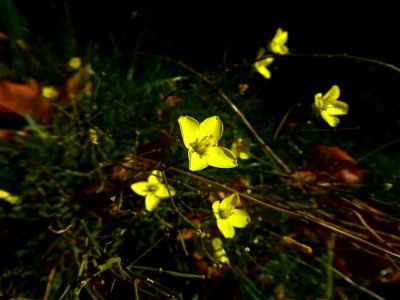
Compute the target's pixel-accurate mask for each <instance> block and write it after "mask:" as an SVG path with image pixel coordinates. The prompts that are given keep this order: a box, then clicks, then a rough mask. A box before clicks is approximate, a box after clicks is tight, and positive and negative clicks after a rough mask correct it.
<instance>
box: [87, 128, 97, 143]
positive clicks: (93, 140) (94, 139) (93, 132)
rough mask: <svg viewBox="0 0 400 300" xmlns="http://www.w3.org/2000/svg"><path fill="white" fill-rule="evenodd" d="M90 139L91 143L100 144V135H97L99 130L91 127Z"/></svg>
mask: <svg viewBox="0 0 400 300" xmlns="http://www.w3.org/2000/svg"><path fill="white" fill-rule="evenodd" d="M89 140H90V143H91V144H93V145H98V144H99V141H98V137H97V132H96V130H94V129H93V128H90V129H89Z"/></svg>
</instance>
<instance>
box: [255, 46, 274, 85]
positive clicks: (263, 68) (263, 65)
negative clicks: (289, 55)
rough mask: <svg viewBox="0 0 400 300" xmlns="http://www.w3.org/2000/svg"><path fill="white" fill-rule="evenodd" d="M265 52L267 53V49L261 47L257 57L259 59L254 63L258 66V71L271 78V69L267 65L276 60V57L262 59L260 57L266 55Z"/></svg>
mask: <svg viewBox="0 0 400 300" xmlns="http://www.w3.org/2000/svg"><path fill="white" fill-rule="evenodd" d="M264 54H265V49H264V48H261V49H260V50H259V51H258V53H257V57H256V59H257V61H256V62H255V63H254V67H255V68H256V70H257V72H258V73H260V74H261V75H262V76H264V77H265V78H266V79H270V78H271V72H270V70H268V69H267V67H268V66H269V65H271V64H272V63H273V62H274V58H273V57H267V58H264V59H261V60H260V58H262V57H264Z"/></svg>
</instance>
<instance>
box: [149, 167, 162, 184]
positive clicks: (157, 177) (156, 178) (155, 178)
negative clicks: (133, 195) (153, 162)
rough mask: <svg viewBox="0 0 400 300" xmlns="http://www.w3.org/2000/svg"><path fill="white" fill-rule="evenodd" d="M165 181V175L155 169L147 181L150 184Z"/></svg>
mask: <svg viewBox="0 0 400 300" xmlns="http://www.w3.org/2000/svg"><path fill="white" fill-rule="evenodd" d="M162 181H163V175H162V173H161V171H159V170H153V171H152V172H151V175H150V176H149V177H148V178H147V182H148V183H150V184H157V183H160V182H162Z"/></svg>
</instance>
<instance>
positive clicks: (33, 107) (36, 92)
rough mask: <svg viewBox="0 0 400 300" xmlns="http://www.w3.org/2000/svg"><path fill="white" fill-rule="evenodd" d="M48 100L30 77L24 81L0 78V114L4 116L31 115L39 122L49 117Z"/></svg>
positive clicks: (49, 107)
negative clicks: (18, 81) (17, 81)
mask: <svg viewBox="0 0 400 300" xmlns="http://www.w3.org/2000/svg"><path fill="white" fill-rule="evenodd" d="M51 112H52V111H51V106H50V101H49V100H48V99H46V98H44V97H42V93H41V88H40V85H39V84H38V83H37V82H36V81H35V80H34V79H32V78H30V79H28V81H27V82H26V83H16V82H13V81H10V80H7V79H1V80H0V114H1V115H3V116H5V117H6V118H11V119H12V118H13V117H16V116H18V117H24V116H25V115H31V116H32V117H34V118H35V119H36V120H37V121H38V122H39V123H42V124H48V123H49V121H50V119H51Z"/></svg>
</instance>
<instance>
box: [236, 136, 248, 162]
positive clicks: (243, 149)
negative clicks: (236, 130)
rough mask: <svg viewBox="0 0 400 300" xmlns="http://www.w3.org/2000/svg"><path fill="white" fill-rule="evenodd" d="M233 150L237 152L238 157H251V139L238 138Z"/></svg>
mask: <svg viewBox="0 0 400 300" xmlns="http://www.w3.org/2000/svg"><path fill="white" fill-rule="evenodd" d="M231 151H232V152H233V154H235V156H236V157H239V158H240V159H249V158H250V139H242V138H238V139H237V140H236V141H235V142H233V144H232V147H231Z"/></svg>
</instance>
